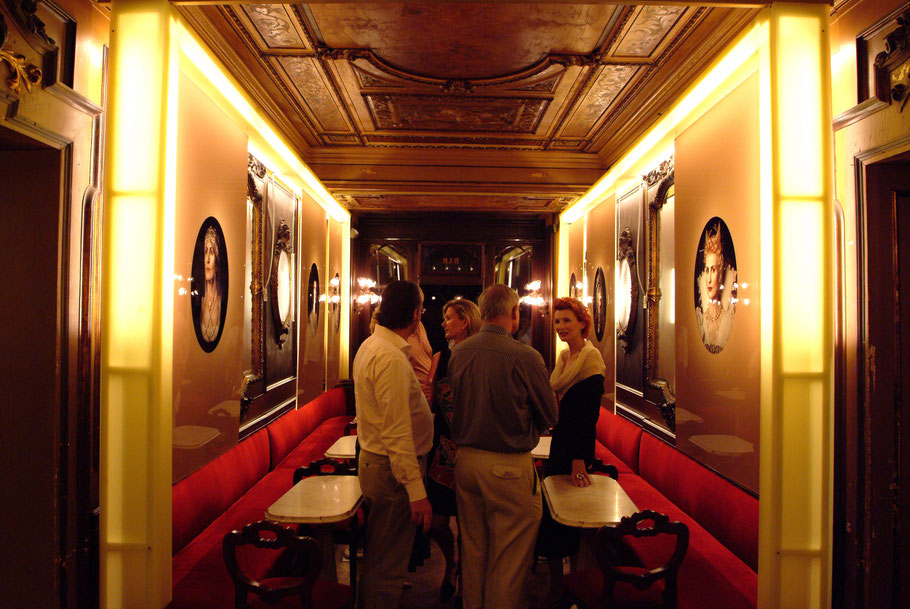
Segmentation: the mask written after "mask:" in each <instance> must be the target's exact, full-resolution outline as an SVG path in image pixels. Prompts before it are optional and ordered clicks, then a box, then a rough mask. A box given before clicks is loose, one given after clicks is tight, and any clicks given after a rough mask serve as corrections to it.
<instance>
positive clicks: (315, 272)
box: [307, 262, 321, 336]
mask: <svg viewBox="0 0 910 609" xmlns="http://www.w3.org/2000/svg"><path fill="white" fill-rule="evenodd" d="M319 292H320V289H319V269H318V268H317V267H316V263H315V262H314V263H313V264H312V266H310V277H309V279H308V280H307V327H308V328H309V331H310V336H316V329H317V328H318V327H319V309H320V308H321V307H320V306H319Z"/></svg>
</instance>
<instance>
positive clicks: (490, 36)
mask: <svg viewBox="0 0 910 609" xmlns="http://www.w3.org/2000/svg"><path fill="white" fill-rule="evenodd" d="M174 4H178V5H180V8H179V10H180V12H181V13H182V14H183V15H184V16H186V18H187V22H188V23H189V24H190V25H191V27H193V28H194V29H195V30H196V31H197V32H199V34H200V37H201V38H202V39H203V41H204V42H205V43H206V44H207V45H208V46H209V47H211V48H212V50H213V52H214V54H215V55H216V56H217V57H218V58H219V60H221V61H222V62H223V63H224V64H225V66H226V68H227V70H228V71H229V72H230V73H231V74H232V75H233V76H234V78H236V80H237V81H238V82H239V83H240V85H241V86H242V87H243V88H244V89H245V90H246V92H247V93H248V94H249V95H250V97H252V98H253V99H254V100H255V101H256V102H257V103H258V104H259V105H260V106H261V107H262V108H263V112H264V114H265V115H266V116H267V117H268V118H269V119H270V120H271V121H272V122H274V123H275V125H276V127H277V129H278V130H279V131H280V132H281V134H282V135H283V136H284V137H285V138H286V139H287V140H288V141H289V142H290V143H291V144H292V146H294V147H295V148H296V150H297V151H298V153H299V154H300V156H301V158H303V160H304V161H305V162H306V163H307V164H308V165H309V166H310V167H311V168H312V170H313V172H314V173H315V174H316V175H317V177H319V178H320V180H322V181H323V183H324V184H325V185H326V187H327V188H329V190H330V191H331V192H333V194H336V195H338V196H340V197H358V196H360V197H365V198H364V199H363V201H364V202H367V203H364V205H367V204H368V205H367V206H374V205H375V206H381V205H382V202H383V201H385V202H388V203H389V205H390V206H391V207H395V209H404V207H406V206H407V205H408V204H413V205H414V206H415V207H416V208H419V209H428V208H435V207H434V206H437V205H439V206H442V207H445V208H446V209H449V208H452V207H453V206H454V208H463V209H478V205H483V203H480V201H481V199H483V198H484V197H487V198H488V204H489V205H490V206H491V209H497V207H502V208H508V209H514V208H515V207H516V206H521V205H525V206H526V207H534V206H537V207H540V206H543V205H545V206H548V207H546V209H547V210H549V211H550V212H552V211H553V209H555V208H557V207H558V206H559V205H561V203H559V204H554V203H552V201H555V200H557V199H558V200H562V199H565V198H572V197H576V196H578V195H580V194H582V193H584V192H585V191H586V190H587V189H588V188H589V187H590V186H591V185H592V184H593V183H594V182H596V181H597V179H599V178H600V177H601V176H602V175H603V172H604V171H605V170H606V169H607V168H609V167H610V166H611V165H612V164H613V163H615V162H616V160H618V159H619V158H620V157H621V156H622V154H623V153H624V152H625V150H626V149H627V148H628V147H629V146H630V145H632V144H633V143H634V142H635V141H636V140H637V139H639V138H640V137H641V136H642V135H643V134H644V133H645V132H646V131H647V129H648V128H649V127H650V126H651V125H652V124H653V123H654V122H655V121H656V120H657V119H659V117H660V115H661V113H663V112H665V111H666V110H667V109H668V108H669V107H670V106H671V105H672V104H673V103H674V101H675V100H676V99H677V98H678V96H679V95H680V94H682V92H684V91H685V90H686V89H687V88H688V87H689V86H690V85H691V84H692V83H693V82H694V81H695V80H696V79H697V78H698V76H699V74H700V73H701V72H702V71H703V70H704V69H705V68H706V67H707V66H708V65H709V64H710V62H711V61H712V60H713V59H714V58H715V57H716V56H717V55H718V53H720V52H721V51H722V49H723V48H724V47H725V46H726V45H727V44H728V43H729V42H730V41H732V40H733V38H734V37H735V36H736V35H737V34H738V33H739V32H740V31H742V29H743V28H744V27H746V26H747V25H748V23H750V22H751V21H752V19H753V18H754V16H755V15H756V14H757V12H758V9H756V8H750V9H747V10H743V9H741V8H739V9H734V8H718V7H719V6H721V5H724V6H728V5H729V4H730V3H712V2H708V1H703V2H700V3H698V4H697V5H696V4H693V3H688V2H672V1H671V2H638V3H636V4H635V5H625V6H620V5H616V4H615V2H602V3H597V2H595V3H593V4H592V3H585V4H581V3H575V2H556V3H548V4H540V3H530V2H526V3H518V2H515V3H513V2H509V1H506V2H500V3H489V2H485V3H482V2H478V3H473V2H428V3H423V4H414V5H412V4H404V3H402V4H392V3H376V2H357V1H353V2H351V1H348V2H345V3H344V6H341V5H340V4H339V5H337V6H328V5H331V4H336V3H334V2H311V3H299V2H280V1H279V2H262V1H260V2H238V1H231V0H212V2H206V4H213V5H217V6H208V7H205V6H192V4H199V3H198V2H196V3H188V2H174ZM519 4H526V7H524V8H522V7H521V6H519ZM739 4H740V5H748V6H757V5H758V3H755V4H753V3H749V2H745V3H739ZM761 5H762V6H764V3H761ZM402 7H407V10H404V9H403V8H402ZM434 196H438V197H444V202H440V201H441V200H440V201H436V202H434V201H433V200H432V197H434ZM390 197H394V198H390ZM408 197H412V198H408ZM413 197H420V198H413ZM459 197H461V198H463V199H464V200H463V201H461V202H459ZM548 197H549V199H547V198H548ZM523 198H525V199H527V201H525V202H524V203H521V201H522V200H524V199H523ZM543 199H547V200H548V201H550V202H549V203H544V202H542V201H543ZM509 201H511V202H509ZM351 205H352V206H354V205H355V203H354V202H352V203H351ZM370 208H371V209H372V207H370Z"/></svg>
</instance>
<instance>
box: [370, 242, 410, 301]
mask: <svg viewBox="0 0 910 609" xmlns="http://www.w3.org/2000/svg"><path fill="white" fill-rule="evenodd" d="M370 251H371V253H372V254H373V264H374V265H375V268H376V277H375V279H376V286H377V291H382V289H383V288H384V287H385V286H386V285H388V284H389V282H391V281H399V280H402V279H407V278H408V257H407V255H406V254H405V253H404V252H402V251H401V250H399V249H398V248H396V247H395V246H394V245H388V244H385V245H374V246H372V247H371V248H370Z"/></svg>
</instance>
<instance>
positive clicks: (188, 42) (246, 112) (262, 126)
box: [180, 25, 350, 222]
mask: <svg viewBox="0 0 910 609" xmlns="http://www.w3.org/2000/svg"><path fill="white" fill-rule="evenodd" d="M180 50H181V51H182V52H183V54H184V55H185V56H186V58H187V59H189V60H190V61H191V62H192V63H193V65H195V66H196V67H197V68H198V69H199V71H200V72H201V74H203V75H204V76H205V78H207V79H208V80H209V82H210V83H211V84H212V85H213V86H214V87H215V88H217V89H218V91H219V92H221V94H222V95H223V96H224V98H225V99H226V100H227V101H228V102H229V103H230V104H231V105H232V106H233V107H234V109H236V110H237V112H239V113H240V114H241V115H242V116H243V118H244V119H245V120H246V121H247V122H248V123H249V124H250V126H251V127H253V128H254V129H255V130H256V131H257V132H258V134H259V135H260V136H261V137H262V138H263V140H264V141H265V142H266V143H267V144H268V145H269V146H271V148H272V150H274V152H275V154H277V155H278V156H279V157H280V158H281V160H282V161H284V162H285V163H286V164H287V165H288V167H289V168H290V169H291V171H293V172H294V173H295V174H296V176H297V177H299V178H300V180H301V182H302V184H303V189H304V191H305V192H306V193H307V194H308V195H310V196H311V197H312V198H313V199H314V200H315V201H316V202H317V203H318V204H319V205H320V206H322V207H323V208H324V209H325V210H326V212H328V214H329V215H330V216H331V217H332V218H334V219H335V220H337V221H339V222H344V221H346V220H347V219H348V218H350V213H348V210H346V209H345V208H344V207H342V206H341V205H340V204H339V203H338V201H336V200H335V198H334V197H333V196H332V195H331V193H329V191H328V190H326V188H325V186H323V185H322V182H320V181H319V178H317V177H316V175H315V174H314V173H313V172H312V171H311V170H310V168H309V167H307V166H306V165H305V164H304V163H303V161H301V160H300V159H299V158H298V157H297V155H296V154H295V153H294V151H293V150H291V148H290V147H289V146H288V145H287V144H285V142H284V140H283V139H282V138H281V137H280V136H279V135H278V134H277V133H276V132H275V131H274V130H273V129H272V127H271V126H270V125H269V124H268V123H267V122H266V121H265V119H263V118H262V116H261V115H260V114H259V112H257V111H256V109H255V108H254V107H253V106H252V104H251V103H250V102H249V101H247V98H246V97H245V96H244V94H243V93H242V92H241V90H240V88H239V87H238V86H237V85H236V84H235V83H234V81H233V80H232V79H231V78H230V77H229V76H228V75H227V74H226V73H225V72H224V70H223V69H222V68H221V65H220V64H219V63H218V62H217V61H216V60H215V58H214V57H212V56H211V55H210V53H209V51H208V50H207V49H205V48H204V47H203V45H202V44H201V43H200V42H199V41H198V40H197V39H196V37H195V34H194V33H193V32H191V31H190V30H189V29H188V28H186V27H184V26H182V25H181V26H180ZM257 152H259V153H260V154H262V153H263V151H261V150H259V151H257ZM262 156H263V157H265V158H268V155H266V154H262ZM263 162H265V161H263Z"/></svg>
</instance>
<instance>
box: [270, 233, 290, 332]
mask: <svg viewBox="0 0 910 609" xmlns="http://www.w3.org/2000/svg"><path fill="white" fill-rule="evenodd" d="M291 247H292V246H291V228H290V227H289V226H288V224H287V222H285V221H284V220H281V221H280V222H279V223H278V229H277V230H276V232H275V251H274V252H273V253H272V268H271V269H270V271H269V275H270V278H269V299H270V300H271V301H272V303H271V305H272V306H271V309H272V321H273V322H274V324H273V325H274V326H275V340H276V341H277V343H278V347H279V348H281V346H282V345H283V344H284V342H285V341H286V340H287V338H288V335H289V333H290V331H291V322H292V321H293V317H294V316H293V314H292V309H291V303H292V300H291V299H292V296H293V294H294V291H295V290H294V283H293V277H294V262H293V260H292V258H291V253H292V250H291Z"/></svg>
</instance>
